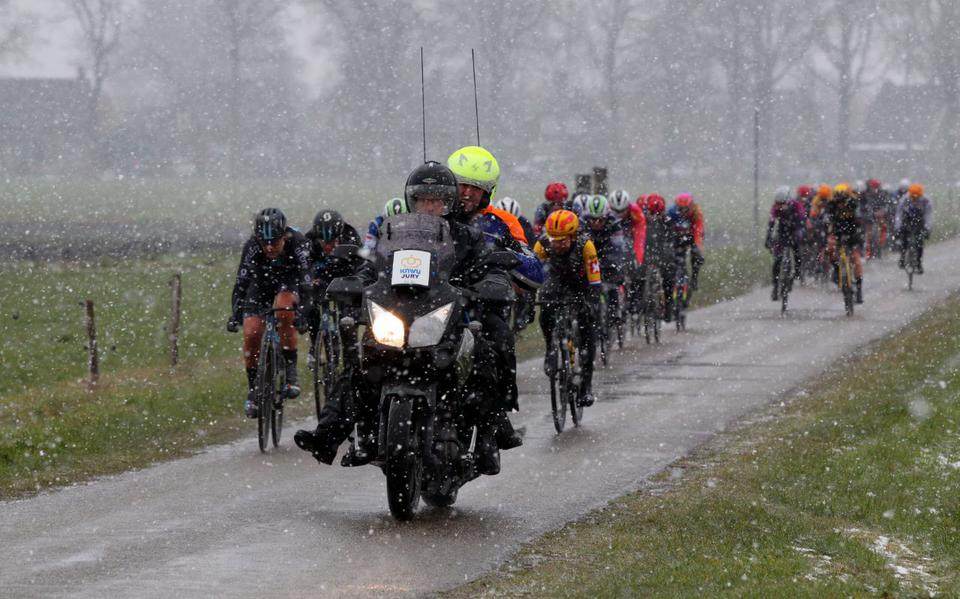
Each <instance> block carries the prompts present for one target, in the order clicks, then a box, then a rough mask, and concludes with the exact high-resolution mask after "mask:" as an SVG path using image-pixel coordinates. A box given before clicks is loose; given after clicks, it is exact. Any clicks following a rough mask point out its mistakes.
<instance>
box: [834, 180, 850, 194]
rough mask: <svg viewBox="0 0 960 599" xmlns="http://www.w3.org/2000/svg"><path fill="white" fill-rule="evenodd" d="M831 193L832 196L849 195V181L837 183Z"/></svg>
mask: <svg viewBox="0 0 960 599" xmlns="http://www.w3.org/2000/svg"><path fill="white" fill-rule="evenodd" d="M833 195H834V197H840V196H848V195H850V184H849V183H839V184H837V186H836V187H834V188H833Z"/></svg>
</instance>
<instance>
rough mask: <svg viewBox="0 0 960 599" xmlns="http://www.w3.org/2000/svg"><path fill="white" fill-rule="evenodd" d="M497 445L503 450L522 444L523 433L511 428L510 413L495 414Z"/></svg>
mask: <svg viewBox="0 0 960 599" xmlns="http://www.w3.org/2000/svg"><path fill="white" fill-rule="evenodd" d="M496 419H497V434H496V441H497V447H498V448H500V449H503V450H507V449H513V448H514V447H520V446H521V445H523V435H522V434H520V432H518V431H516V430H515V429H514V428H513V423H512V422H510V415H509V414H507V413H506V412H500V413H499V414H497V417H496Z"/></svg>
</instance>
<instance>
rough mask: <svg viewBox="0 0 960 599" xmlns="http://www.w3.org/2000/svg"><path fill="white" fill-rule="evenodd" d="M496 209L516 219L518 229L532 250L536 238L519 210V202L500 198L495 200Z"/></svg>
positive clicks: (528, 222)
mask: <svg viewBox="0 0 960 599" xmlns="http://www.w3.org/2000/svg"><path fill="white" fill-rule="evenodd" d="M496 207H497V208H499V209H500V210H504V211H506V212H509V213H510V214H512V215H514V216H515V217H517V220H518V221H520V227H521V228H522V229H523V235H524V236H525V237H526V238H527V245H528V246H529V247H530V249H531V250H532V249H533V244H534V243H535V242H536V241H537V236H536V234H535V233H534V232H533V225H532V224H530V221H529V220H527V217H526V216H524V215H523V212H522V211H521V210H520V202H518V201H516V200H515V199H513V198H501V199H499V200H497V203H496Z"/></svg>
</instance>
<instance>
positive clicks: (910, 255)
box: [903, 234, 918, 291]
mask: <svg viewBox="0 0 960 599" xmlns="http://www.w3.org/2000/svg"><path fill="white" fill-rule="evenodd" d="M915 239H916V234H913V235H909V234H908V235H907V236H906V238H905V239H904V240H903V243H905V244H906V245H907V251H906V252H905V256H904V261H903V268H904V270H906V271H907V289H909V290H911V291H912V290H913V275H914V274H916V272H917V266H918V264H917V242H916V241H915Z"/></svg>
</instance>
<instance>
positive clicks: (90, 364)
mask: <svg viewBox="0 0 960 599" xmlns="http://www.w3.org/2000/svg"><path fill="white" fill-rule="evenodd" d="M84 307H85V308H86V311H87V352H88V356H89V357H88V359H87V371H88V373H89V378H88V379H87V383H88V384H89V385H90V386H91V387H93V386H95V385H96V384H97V380H98V379H99V378H100V360H99V357H98V353H97V325H96V321H95V320H94V318H93V300H89V299H88V300H87V301H86V302H84Z"/></svg>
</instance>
